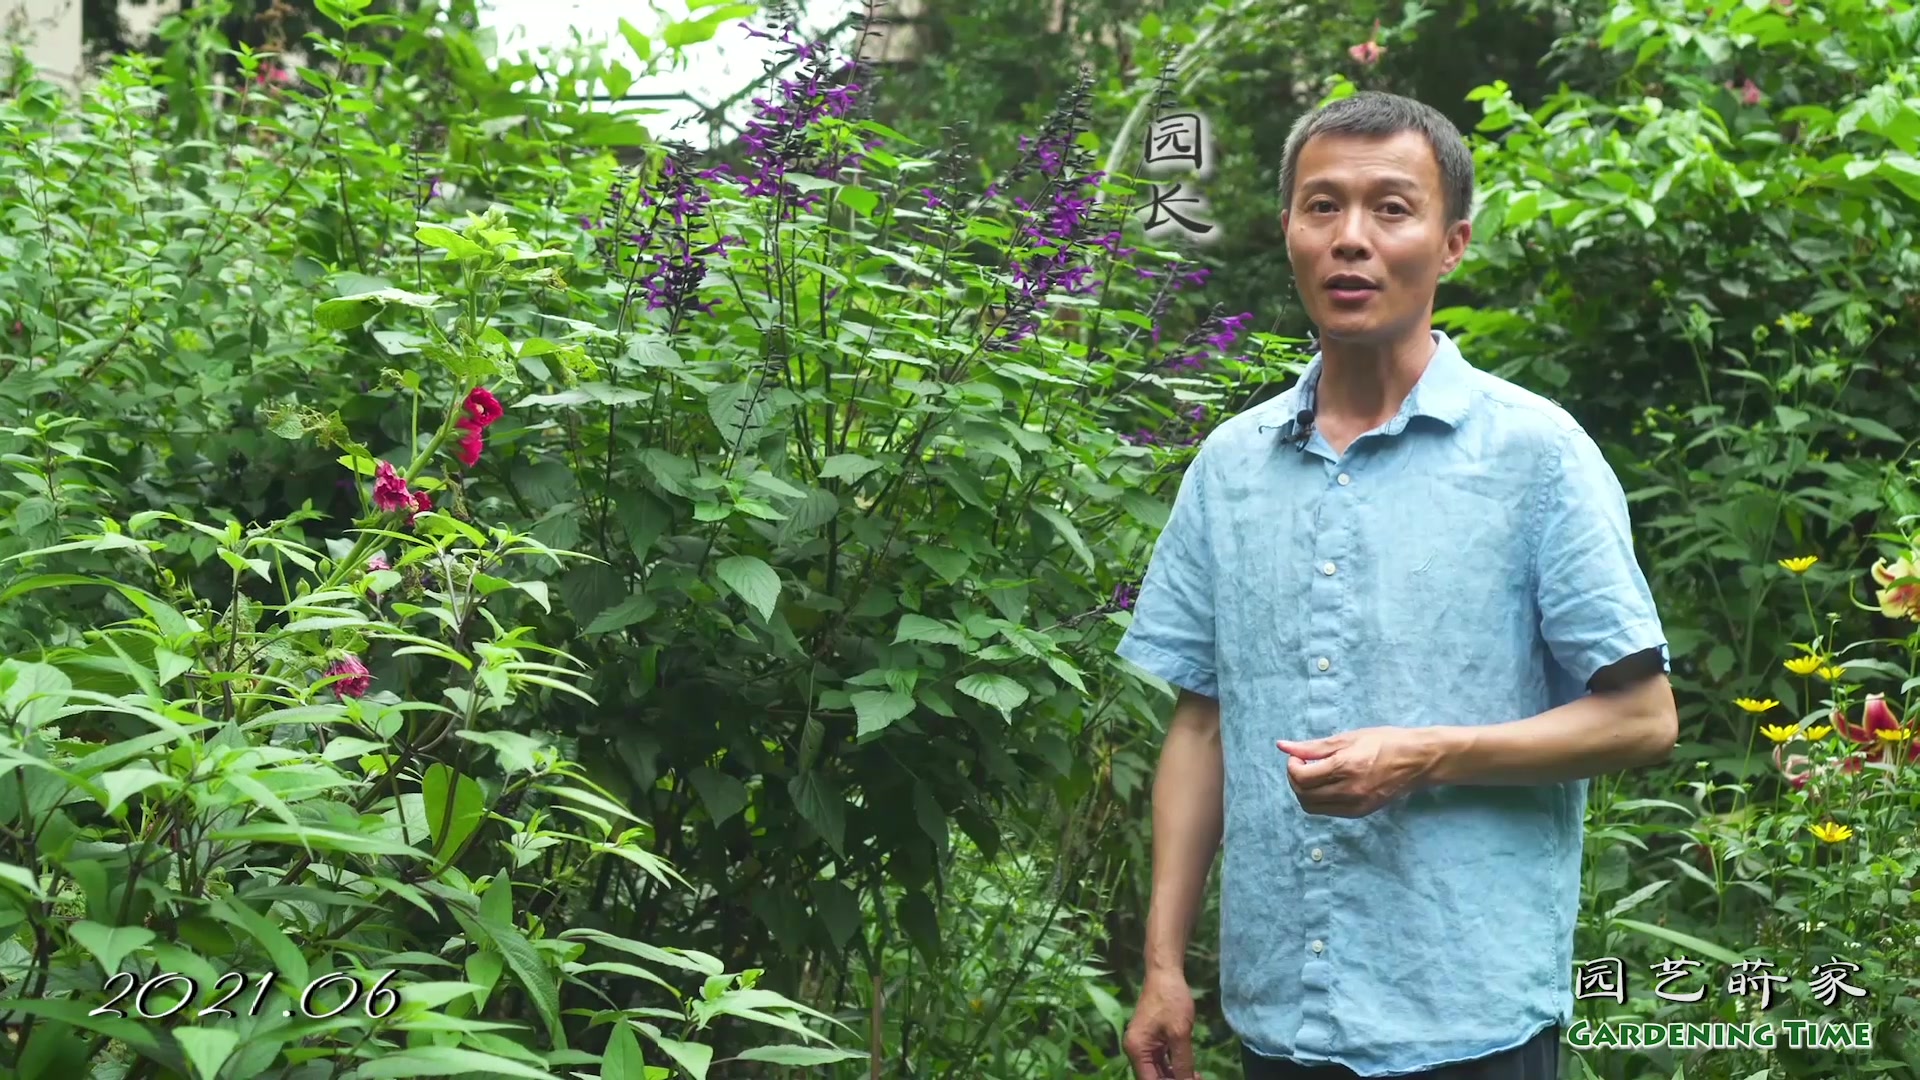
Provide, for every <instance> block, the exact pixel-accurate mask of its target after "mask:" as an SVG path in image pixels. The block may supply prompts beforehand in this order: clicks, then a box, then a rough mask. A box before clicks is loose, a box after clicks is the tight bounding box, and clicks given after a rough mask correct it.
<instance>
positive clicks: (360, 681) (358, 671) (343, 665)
mask: <svg viewBox="0 0 1920 1080" xmlns="http://www.w3.org/2000/svg"><path fill="white" fill-rule="evenodd" d="M335 676H340V681H339V682H336V683H334V684H332V687H331V689H332V690H333V692H334V693H335V694H338V695H339V696H341V697H343V698H350V697H355V698H357V697H362V696H364V695H365V694H366V692H367V690H368V689H369V688H371V687H372V686H373V675H372V674H371V673H369V672H368V671H367V665H365V664H363V663H361V662H360V658H359V657H357V656H348V657H347V658H346V659H344V660H335V661H334V662H333V663H331V664H328V665H327V671H326V677H327V678H329V679H331V678H334V677H335Z"/></svg>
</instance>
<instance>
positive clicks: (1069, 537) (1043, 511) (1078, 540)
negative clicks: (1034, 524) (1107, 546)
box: [1033, 506, 1096, 571]
mask: <svg viewBox="0 0 1920 1080" xmlns="http://www.w3.org/2000/svg"><path fill="white" fill-rule="evenodd" d="M1033 510H1034V513H1036V514H1039V515H1040V516H1041V517H1043V518H1045V519H1046V521H1047V524H1049V525H1051V526H1053V531H1054V532H1056V533H1058V534H1059V535H1060V539H1062V540H1064V541H1066V542H1067V547H1069V548H1071V549H1073V553H1074V554H1075V555H1077V556H1079V557H1080V562H1081V564H1082V565H1084V566H1085V567H1086V568H1087V569H1088V570H1089V571H1091V570H1094V569H1095V568H1096V567H1095V565H1094V561H1093V549H1092V548H1089V547H1087V541H1086V540H1085V538H1083V537H1082V536H1081V535H1080V530H1079V529H1076V528H1074V527H1073V522H1071V521H1069V520H1067V515H1065V514H1063V513H1061V512H1060V511H1058V510H1055V509H1054V508H1053V507H1051V506H1036V507H1034V508H1033Z"/></svg>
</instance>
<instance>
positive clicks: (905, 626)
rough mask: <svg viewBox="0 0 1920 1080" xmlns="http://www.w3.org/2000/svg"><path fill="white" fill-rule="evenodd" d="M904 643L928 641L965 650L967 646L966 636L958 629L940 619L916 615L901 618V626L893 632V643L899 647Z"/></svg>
mask: <svg viewBox="0 0 1920 1080" xmlns="http://www.w3.org/2000/svg"><path fill="white" fill-rule="evenodd" d="M903 641H928V642H932V643H934V644H936V645H952V646H954V647H956V648H964V647H965V646H966V644H967V639H966V635H964V634H962V633H961V632H960V631H959V630H958V629H956V628H954V627H952V626H949V625H947V624H946V623H943V622H941V621H940V620H939V619H930V618H928V617H926V616H925V615H915V614H907V615H902V616H900V625H899V627H898V628H896V629H895V630H894V632H893V643H894V644H895V645H898V644H900V643H901V642H903Z"/></svg>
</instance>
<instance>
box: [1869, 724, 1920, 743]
mask: <svg viewBox="0 0 1920 1080" xmlns="http://www.w3.org/2000/svg"><path fill="white" fill-rule="evenodd" d="M1873 734H1874V736H1875V737H1876V738H1878V739H1879V740H1880V741H1881V742H1906V741H1907V740H1908V739H1911V738H1913V729H1912V728H1903V727H1902V728H1881V729H1880V730H1878V731H1876V732H1874V733H1873Z"/></svg>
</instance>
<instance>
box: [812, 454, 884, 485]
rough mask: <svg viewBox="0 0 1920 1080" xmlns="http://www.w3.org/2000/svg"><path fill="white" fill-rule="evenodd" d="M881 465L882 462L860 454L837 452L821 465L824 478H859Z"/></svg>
mask: <svg viewBox="0 0 1920 1080" xmlns="http://www.w3.org/2000/svg"><path fill="white" fill-rule="evenodd" d="M879 467H880V463H879V462H877V461H875V460H873V459H872V458H868V457H861V456H860V455H859V454H835V455H833V456H832V457H830V458H828V459H827V460H826V461H824V462H822V463H821V465H820V478H821V479H822V480H858V479H860V478H861V477H863V476H865V475H867V474H868V473H870V472H872V471H873V470H875V469H877V468H879Z"/></svg>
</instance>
